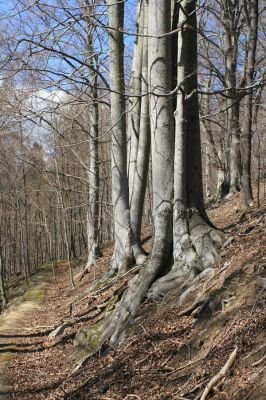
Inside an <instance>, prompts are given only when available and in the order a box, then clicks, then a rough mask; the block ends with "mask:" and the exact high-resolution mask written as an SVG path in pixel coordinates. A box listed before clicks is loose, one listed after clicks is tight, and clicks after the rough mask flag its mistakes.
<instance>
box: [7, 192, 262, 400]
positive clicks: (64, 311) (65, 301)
mask: <svg viewBox="0 0 266 400" xmlns="http://www.w3.org/2000/svg"><path fill="white" fill-rule="evenodd" d="M239 204H240V199H239V195H236V196H235V197H234V198H233V199H232V200H228V201H223V202H220V203H218V204H216V205H214V206H213V207H212V208H210V209H209V210H208V214H209V216H210V218H211V220H212V221H213V222H214V224H215V225H216V226H217V227H219V228H221V229H224V230H225V231H226V232H228V233H229V234H230V236H232V237H233V241H232V242H231V243H230V244H228V246H227V247H226V248H224V249H222V251H221V259H220V262H219V263H218V264H217V265H216V267H215V268H216V272H215V276H214V277H213V278H212V279H207V278H206V279H203V280H202V281H200V282H199V284H198V285H197V287H196V288H195V290H194V291H193V292H191V293H190V295H189V297H188V298H187V299H186V300H185V302H184V304H183V305H182V306H179V305H177V301H178V298H177V294H176V293H174V292H172V293H171V294H170V295H169V296H167V297H166V298H165V299H164V300H163V301H161V302H159V303H155V302H151V301H147V302H145V303H144V304H143V305H142V306H141V307H140V309H139V313H138V317H137V318H136V320H135V324H134V325H132V326H131V327H130V330H129V334H128V337H127V338H126V339H125V341H124V342H123V343H122V345H121V346H120V347H119V348H117V349H114V350H111V351H109V352H108V353H106V354H98V353H95V352H92V353H93V354H92V355H91V357H89V358H88V359H87V361H86V362H84V365H83V366H82V367H80V368H79V369H78V370H77V371H76V372H75V373H73V370H74V368H75V365H76V363H77V362H78V361H79V360H80V358H81V357H82V356H83V355H84V354H85V353H86V352H89V351H90V350H91V351H92V350H93V343H92V340H91V341H89V340H88V342H87V349H84V348H83V347H82V342H79V346H76V344H77V343H76V342H77V340H76V339H75V335H76V332H77V330H78V329H79V328H81V327H84V326H85V327H89V328H88V330H91V331H92V330H93V329H95V327H97V326H98V325H99V324H100V323H102V321H103V320H104V319H105V318H106V315H108V313H110V311H111V309H112V308H113V307H114V303H115V301H114V300H117V299H119V298H120V297H121V294H122V293H123V291H124V290H125V288H126V287H127V285H128V282H129V280H130V278H131V277H132V276H133V275H134V274H136V273H137V271H138V268H134V269H133V270H131V271H129V272H128V273H127V274H125V275H123V276H121V277H119V279H114V281H110V282H108V283H105V284H104V285H102V286H101V285H99V284H98V286H94V289H91V285H92V283H93V282H94V281H95V280H96V279H97V277H99V276H100V275H101V274H102V273H103V272H104V271H105V270H106V268H107V266H108V263H109V260H110V257H111V254H112V244H107V245H106V246H104V248H103V257H102V258H101V259H99V260H98V261H97V264H96V266H95V267H94V268H93V269H92V270H91V271H90V272H89V273H88V274H86V275H85V277H84V278H83V279H81V280H80V271H81V264H80V265H79V264H77V265H76V266H75V269H74V271H75V281H76V283H77V285H76V287H75V288H71V287H70V285H69V279H68V269H67V265H66V264H64V263H62V264H61V265H59V266H58V267H57V269H56V273H55V277H54V276H53V275H52V273H51V271H48V268H46V269H45V272H44V269H43V270H41V271H40V272H39V273H38V274H37V275H36V277H35V282H33V283H32V284H31V286H30V288H29V289H28V292H27V293H26V294H25V295H24V296H23V297H22V298H18V299H16V300H14V301H13V302H12V303H11V305H10V306H9V307H8V308H7V310H6V311H5V313H3V314H1V315H0V398H1V399H2V398H3V399H20V400H31V399H32V400H33V399H34V400H35V399H36V400H41V399H49V400H55V399H69V400H74V399H75V400H77V399H84V400H85V399H91V400H94V399H99V400H100V399H101V400H104V399H105V400H107V399H109V400H110V399H113V400H122V399H141V400H144V399H145V400H146V399H147V400H148V399H151V400H153V399H154V400H155V399H160V400H167V399H168V400H172V399H179V400H182V399H183V400H185V399H187V400H196V399H198V400H200V399H201V400H202V399H203V398H204V397H202V396H203V391H204V389H205V388H206V386H207V385H208V383H209V382H210V381H211V379H212V378H213V377H214V376H215V375H216V374H217V373H218V372H219V371H220V370H221V369H222V367H223V366H224V365H225V364H226V362H227V360H228V359H229V357H230V355H232V354H234V355H236V358H235V360H234V362H233V364H232V365H231V366H230V368H228V370H226V372H225V374H224V376H221V377H220V379H219V380H218V381H217V382H216V384H215V385H214V387H213V388H212V390H211V391H210V393H209V397H208V398H212V399H213V400H263V399H265V398H266V356H265V353H266V329H265V328H266V307H265V303H266V288H265V287H263V286H260V285H258V282H260V280H261V279H263V278H264V277H266V246H265V244H266V243H265V242H266V240H265V236H266V235H265V223H266V215H265V211H266V203H265V201H264V202H262V205H261V206H260V207H259V208H258V207H255V206H254V208H253V209H252V210H251V211H250V212H249V213H248V214H247V215H245V216H241V214H240V213H239ZM145 248H146V250H147V251H149V250H150V249H151V239H149V240H147V241H146V243H145ZM33 285H35V286H33ZM63 323H67V324H68V325H66V326H65V328H66V329H65V330H64V332H63V333H62V334H61V335H59V336H56V337H54V338H51V337H49V334H50V333H51V332H52V331H53V330H54V328H56V327H58V326H60V325H62V324H63ZM79 332H80V334H79V336H80V335H81V336H82V334H84V338H85V339H86V334H87V333H86V330H85V329H84V330H79ZM95 332H96V330H95ZM74 345H75V346H74Z"/></svg>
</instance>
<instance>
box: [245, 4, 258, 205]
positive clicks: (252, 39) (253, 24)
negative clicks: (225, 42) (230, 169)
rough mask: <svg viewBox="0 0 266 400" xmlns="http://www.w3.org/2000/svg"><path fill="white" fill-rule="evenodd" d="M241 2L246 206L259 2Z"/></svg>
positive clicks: (249, 200) (247, 200)
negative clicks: (244, 31)
mask: <svg viewBox="0 0 266 400" xmlns="http://www.w3.org/2000/svg"><path fill="white" fill-rule="evenodd" d="M243 4H244V12H245V19H246V22H247V27H248V34H247V49H246V70H245V80H246V85H247V86H248V89H247V94H246V96H245V100H244V122H243V134H242V142H241V155H242V166H243V191H242V203H243V206H244V208H248V207H250V206H251V205H252V204H253V196H252V186H251V140H252V126H253V124H252V122H253V117H252V116H253V93H254V88H253V85H254V78H255V61H256V50H257V38H258V18H259V2H258V0H252V1H249V2H247V1H246V0H243Z"/></svg>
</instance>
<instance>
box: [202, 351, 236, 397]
mask: <svg viewBox="0 0 266 400" xmlns="http://www.w3.org/2000/svg"><path fill="white" fill-rule="evenodd" d="M237 351H238V348H237V347H236V348H235V349H234V351H233V352H232V353H231V355H230V357H229V358H228V360H227V361H226V363H225V364H224V366H223V368H222V369H221V370H220V371H219V372H218V374H216V375H215V376H214V377H213V378H212V379H211V380H210V382H209V383H208V385H207V386H206V388H205V389H204V392H203V393H202V396H201V398H200V400H206V399H207V396H208V394H209V393H210V391H211V390H212V388H213V387H214V386H215V385H216V384H217V383H218V382H219V381H220V380H221V379H223V378H224V377H225V376H226V374H227V372H228V370H229V369H230V368H231V367H232V365H233V363H234V361H235V359H236V355H237Z"/></svg>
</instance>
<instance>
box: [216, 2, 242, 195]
mask: <svg viewBox="0 0 266 400" xmlns="http://www.w3.org/2000/svg"><path fill="white" fill-rule="evenodd" d="M221 5H222V10H221V22H222V25H223V28H224V32H223V46H224V66H225V83H226V86H227V88H228V91H227V94H228V96H230V97H231V98H228V99H227V108H228V110H227V167H226V169H227V171H226V180H225V182H224V185H223V186H224V188H223V190H222V192H224V193H225V194H228V193H234V192H236V191H239V190H240V175H241V168H240V166H241V163H240V126H239V99H238V98H237V92H236V85H237V80H236V67H237V57H238V40H239V27H238V21H239V15H240V14H239V0H237V1H236V2H234V3H233V2H232V1H231V0H222V2H221Z"/></svg>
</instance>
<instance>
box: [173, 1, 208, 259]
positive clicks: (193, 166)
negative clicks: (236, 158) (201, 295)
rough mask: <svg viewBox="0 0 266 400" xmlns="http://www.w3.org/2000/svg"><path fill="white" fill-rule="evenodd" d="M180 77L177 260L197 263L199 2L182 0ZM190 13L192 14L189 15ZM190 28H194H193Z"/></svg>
mask: <svg viewBox="0 0 266 400" xmlns="http://www.w3.org/2000/svg"><path fill="white" fill-rule="evenodd" d="M181 5H182V8H181V10H180V11H179V22H180V23H182V24H183V29H182V30H181V31H180V32H179V34H178V54H177V66H178V67H177V76H178V84H179V85H180V90H179V91H178V94H177V107H176V112H175V119H176V134H175V174H174V176H175V183H174V259H175V262H176V263H177V264H180V262H181V263H185V264H188V265H191V266H194V264H195V262H196V261H197V258H198V257H197V255H196V252H195V250H194V249H193V246H192V244H191V239H190V230H189V219H188V213H189V210H190V209H194V210H197V212H199V213H200V214H202V215H204V204H203V188H202V171H201V145H200V126H199V106H198V94H197V92H196V90H197V35H196V34H195V31H196V26H197V23H196V14H195V7H196V2H195V1H191V0H185V1H182V2H181ZM188 15H189V17H187V16H188ZM190 27H193V29H191V28H190Z"/></svg>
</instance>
